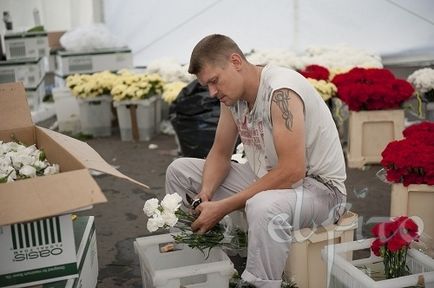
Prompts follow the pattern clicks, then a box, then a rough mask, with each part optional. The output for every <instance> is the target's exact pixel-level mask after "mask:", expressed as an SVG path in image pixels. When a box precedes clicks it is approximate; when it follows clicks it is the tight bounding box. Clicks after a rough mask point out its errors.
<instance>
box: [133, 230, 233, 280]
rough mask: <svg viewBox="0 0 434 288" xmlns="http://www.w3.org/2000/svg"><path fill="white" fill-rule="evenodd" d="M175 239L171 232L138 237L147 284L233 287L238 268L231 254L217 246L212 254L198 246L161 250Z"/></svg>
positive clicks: (143, 273) (182, 246)
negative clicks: (199, 248) (205, 253)
mask: <svg viewBox="0 0 434 288" xmlns="http://www.w3.org/2000/svg"><path fill="white" fill-rule="evenodd" d="M171 242H173V237H172V235H171V234H162V235H156V236H148V237H143V238H137V239H136V241H134V249H135V252H136V254H137V255H138V256H139V260H140V270H141V273H142V281H143V287H155V288H180V287H183V288H222V287H229V279H230V278H231V277H232V275H233V273H234V267H233V264H232V262H231V261H230V260H229V258H228V256H227V255H226V254H225V253H224V252H223V251H222V250H221V249H220V248H217V247H216V248H213V249H212V250H211V251H210V254H209V257H208V258H205V256H204V255H203V254H202V252H200V251H199V250H198V249H191V248H189V247H188V246H187V245H182V244H181V245H177V246H176V249H178V248H179V247H180V248H181V250H176V249H175V250H174V251H170V252H161V251H160V246H161V245H164V244H167V243H171Z"/></svg>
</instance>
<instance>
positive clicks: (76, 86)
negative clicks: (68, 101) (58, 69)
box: [66, 71, 116, 98]
mask: <svg viewBox="0 0 434 288" xmlns="http://www.w3.org/2000/svg"><path fill="white" fill-rule="evenodd" d="M115 79H116V75H115V74H113V73H111V72H110V71H104V72H99V73H95V74H74V75H70V76H68V77H67V78H66V85H67V86H68V87H69V89H71V91H72V94H73V95H74V96H76V97H79V98H94V97H97V96H102V95H109V94H110V91H111V89H112V87H113V83H114V82H115Z"/></svg>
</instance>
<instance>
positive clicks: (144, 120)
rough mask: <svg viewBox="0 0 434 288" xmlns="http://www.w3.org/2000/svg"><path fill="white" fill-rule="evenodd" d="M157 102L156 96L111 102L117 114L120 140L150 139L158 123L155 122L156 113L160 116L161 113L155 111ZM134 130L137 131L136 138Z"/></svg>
mask: <svg viewBox="0 0 434 288" xmlns="http://www.w3.org/2000/svg"><path fill="white" fill-rule="evenodd" d="M158 102H159V101H158V98H157V96H153V97H150V98H148V99H143V100H131V101H119V102H113V105H114V106H115V107H116V112H117V115H118V121H119V128H120V130H121V140H122V141H132V140H139V141H149V140H151V138H152V137H153V136H154V134H155V132H156V130H157V128H156V127H157V126H158V125H159V124H157V121H158V119H157V118H158V114H159V115H160V117H161V113H156V106H157V103H158ZM131 109H133V110H131ZM134 117H135V120H134ZM135 130H136V132H137V133H138V139H134V133H135Z"/></svg>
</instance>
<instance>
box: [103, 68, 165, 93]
mask: <svg viewBox="0 0 434 288" xmlns="http://www.w3.org/2000/svg"><path fill="white" fill-rule="evenodd" d="M118 74H119V75H118V76H117V77H116V78H115V80H114V83H113V88H112V89H111V94H112V96H113V100H114V101H123V100H141V99H146V98H149V97H151V96H154V95H161V94H162V93H163V87H164V81H163V79H162V78H161V76H160V75H158V74H156V73H153V74H147V73H144V74H136V73H132V72H130V71H128V70H121V71H119V72H118Z"/></svg>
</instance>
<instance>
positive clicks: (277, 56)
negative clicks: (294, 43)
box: [247, 49, 303, 69]
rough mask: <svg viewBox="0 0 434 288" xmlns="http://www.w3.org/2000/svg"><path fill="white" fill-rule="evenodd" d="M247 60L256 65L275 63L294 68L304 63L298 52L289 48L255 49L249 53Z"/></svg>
mask: <svg viewBox="0 0 434 288" xmlns="http://www.w3.org/2000/svg"><path fill="white" fill-rule="evenodd" d="M247 60H248V61H249V62H250V63H252V64H255V65H266V64H274V65H277V66H283V67H290V68H293V69H298V68H300V67H301V66H302V64H303V63H302V62H301V61H300V59H299V58H298V57H297V55H296V53H294V52H293V51H291V50H289V49H262V50H253V51H252V52H251V53H249V54H247Z"/></svg>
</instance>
